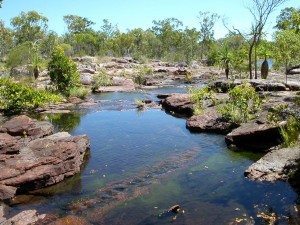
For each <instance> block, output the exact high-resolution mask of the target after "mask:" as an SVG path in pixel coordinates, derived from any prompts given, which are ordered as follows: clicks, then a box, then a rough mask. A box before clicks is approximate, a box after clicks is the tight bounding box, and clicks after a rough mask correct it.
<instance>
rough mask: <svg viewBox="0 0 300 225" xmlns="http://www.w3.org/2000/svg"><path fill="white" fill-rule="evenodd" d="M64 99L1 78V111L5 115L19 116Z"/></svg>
mask: <svg viewBox="0 0 300 225" xmlns="http://www.w3.org/2000/svg"><path fill="white" fill-rule="evenodd" d="M61 100H62V99H61V98H60V97H59V96H57V95H55V94H51V93H49V92H47V91H45V90H35V89H33V88H31V87H29V86H26V85H24V84H20V83H15V82H13V81H11V80H10V79H3V78H0V110H1V111H3V112H4V113H5V114H18V113H20V112H22V111H29V110H32V109H35V108H37V107H39V106H44V105H46V104H50V103H56V102H59V101H61Z"/></svg>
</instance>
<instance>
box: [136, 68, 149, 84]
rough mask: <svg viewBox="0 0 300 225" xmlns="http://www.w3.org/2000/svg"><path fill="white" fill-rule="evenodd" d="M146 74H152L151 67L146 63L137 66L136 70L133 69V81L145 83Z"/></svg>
mask: <svg viewBox="0 0 300 225" xmlns="http://www.w3.org/2000/svg"><path fill="white" fill-rule="evenodd" d="M146 75H153V68H152V67H149V66H147V65H143V66H140V67H138V69H137V71H135V75H134V82H135V83H136V84H138V85H145V83H146V78H145V76H146Z"/></svg>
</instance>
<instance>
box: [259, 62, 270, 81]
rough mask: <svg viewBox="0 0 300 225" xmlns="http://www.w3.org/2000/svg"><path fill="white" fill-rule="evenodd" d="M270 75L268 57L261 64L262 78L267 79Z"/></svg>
mask: <svg viewBox="0 0 300 225" xmlns="http://www.w3.org/2000/svg"><path fill="white" fill-rule="evenodd" d="M268 74H269V63H268V61H267V57H265V60H264V61H263V63H262V64H261V78H262V79H267V77H268Z"/></svg>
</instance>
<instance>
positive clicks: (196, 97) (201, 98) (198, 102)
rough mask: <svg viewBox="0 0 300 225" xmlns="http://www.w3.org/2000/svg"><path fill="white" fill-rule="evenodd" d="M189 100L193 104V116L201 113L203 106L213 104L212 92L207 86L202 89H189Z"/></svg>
mask: <svg viewBox="0 0 300 225" xmlns="http://www.w3.org/2000/svg"><path fill="white" fill-rule="evenodd" d="M189 93H190V100H191V101H192V102H193V103H194V105H193V110H194V115H200V114H202V113H203V110H204V108H205V106H208V105H211V104H214V103H215V98H214V92H213V90H211V88H210V87H209V86H206V87H204V88H201V87H191V88H189Z"/></svg>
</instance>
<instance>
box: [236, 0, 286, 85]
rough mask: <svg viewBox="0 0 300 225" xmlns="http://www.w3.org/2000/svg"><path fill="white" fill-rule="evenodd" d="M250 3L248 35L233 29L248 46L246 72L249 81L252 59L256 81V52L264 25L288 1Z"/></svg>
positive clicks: (271, 0) (251, 76) (251, 0)
mask: <svg viewBox="0 0 300 225" xmlns="http://www.w3.org/2000/svg"><path fill="white" fill-rule="evenodd" d="M248 1H249V2H250V3H249V5H248V6H247V9H248V10H249V12H250V13H251V15H252V17H253V22H252V24H251V27H250V31H249V32H248V33H245V34H242V32H241V31H240V30H239V29H236V28H234V30H235V31H237V32H238V33H239V34H240V35H242V36H243V37H244V38H245V39H246V40H247V42H248V44H249V50H248V70H249V73H250V79H253V73H252V71H253V68H252V61H253V60H252V59H253V58H254V65H255V79H257V57H256V50H257V47H258V45H259V43H260V41H261V39H262V36H263V31H264V28H265V25H266V23H267V21H268V19H269V17H270V15H271V13H272V12H273V11H274V10H275V9H276V8H278V7H279V6H280V5H281V4H283V3H285V2H286V1H288V0H248Z"/></svg>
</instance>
